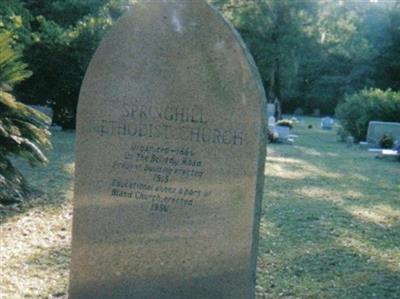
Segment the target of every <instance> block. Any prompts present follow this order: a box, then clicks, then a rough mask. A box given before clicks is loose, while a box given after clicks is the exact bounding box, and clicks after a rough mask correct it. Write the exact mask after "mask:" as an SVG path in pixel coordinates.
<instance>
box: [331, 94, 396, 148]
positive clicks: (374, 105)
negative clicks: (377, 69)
mask: <svg viewBox="0 0 400 299" xmlns="http://www.w3.org/2000/svg"><path fill="white" fill-rule="evenodd" d="M336 117H337V118H338V119H339V121H340V122H341V124H342V126H343V128H344V129H345V130H346V131H348V132H349V133H350V134H351V135H352V136H353V137H354V138H355V140H356V141H362V140H365V139H366V136H367V130H368V123H369V122H370V121H388V122H400V92H395V91H392V90H391V89H388V90H386V91H382V90H380V89H364V90H362V91H360V92H358V93H355V94H352V95H346V97H345V101H344V102H343V103H341V104H339V105H338V106H337V107H336Z"/></svg>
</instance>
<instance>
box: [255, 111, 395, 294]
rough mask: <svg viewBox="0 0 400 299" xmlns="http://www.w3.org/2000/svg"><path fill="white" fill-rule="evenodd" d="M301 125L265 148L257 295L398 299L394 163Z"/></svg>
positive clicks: (307, 121) (314, 121) (313, 121)
mask: <svg viewBox="0 0 400 299" xmlns="http://www.w3.org/2000/svg"><path fill="white" fill-rule="evenodd" d="M304 120H305V123H304V124H298V125H297V126H296V127H295V129H294V133H295V134H297V135H299V138H298V139H297V141H296V143H295V145H294V146H290V145H280V144H271V145H270V146H269V149H268V157H267V163H266V169H265V174H266V182H265V188H264V202H263V214H262V220H261V228H260V247H259V257H258V269H257V270H258V271H257V284H258V287H257V295H258V298H399V297H400V284H399V282H400V164H399V162H397V161H393V160H390V159H375V158H374V155H372V154H370V153H368V152H366V151H365V150H364V151H363V150H360V149H359V148H358V146H354V147H353V148H346V146H345V144H343V143H339V142H337V137H336V135H335V131H323V130H320V129H319V126H318V119H316V118H304ZM308 124H313V129H308V128H307V125H308Z"/></svg>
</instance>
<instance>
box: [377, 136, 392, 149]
mask: <svg viewBox="0 0 400 299" xmlns="http://www.w3.org/2000/svg"><path fill="white" fill-rule="evenodd" d="M378 144H379V146H380V147H381V148H384V149H391V148H393V146H394V138H393V136H391V135H390V134H383V136H382V138H381V139H379V141H378Z"/></svg>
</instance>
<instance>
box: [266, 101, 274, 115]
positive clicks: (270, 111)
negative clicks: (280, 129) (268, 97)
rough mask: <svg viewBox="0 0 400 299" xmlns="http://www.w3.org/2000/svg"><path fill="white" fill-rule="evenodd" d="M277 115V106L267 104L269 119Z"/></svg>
mask: <svg viewBox="0 0 400 299" xmlns="http://www.w3.org/2000/svg"><path fill="white" fill-rule="evenodd" d="M274 115H275V104H267V118H268V117H270V116H274Z"/></svg>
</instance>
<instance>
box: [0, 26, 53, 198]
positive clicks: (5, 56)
mask: <svg viewBox="0 0 400 299" xmlns="http://www.w3.org/2000/svg"><path fill="white" fill-rule="evenodd" d="M11 42H12V39H11V37H10V35H9V34H8V33H4V32H3V33H1V34H0V203H2V204H6V203H11V202H14V201H16V200H21V198H22V196H23V195H24V193H25V192H26V191H27V186H26V182H25V180H24V178H23V176H22V175H21V174H20V172H19V171H18V170H17V169H16V168H15V167H14V166H13V163H12V161H11V160H10V158H9V157H10V155H14V156H18V157H22V158H24V159H26V160H27V161H28V162H29V163H30V164H31V165H32V166H33V165H36V164H40V163H46V162H47V159H46V157H45V156H44V155H43V153H42V151H41V150H40V148H39V146H42V147H49V146H50V141H49V135H50V133H49V132H48V130H47V127H48V125H49V121H50V120H49V119H48V117H47V116H45V115H44V114H42V113H40V112H38V111H36V110H34V109H32V108H30V107H28V106H26V105H24V104H22V103H19V102H17V101H16V99H15V98H14V96H13V95H12V94H11V93H10V91H11V90H12V86H14V84H16V83H18V82H19V81H21V80H23V79H25V78H27V77H28V76H29V75H30V72H29V71H27V70H26V64H23V63H21V62H20V61H19V59H20V55H21V54H20V53H19V52H18V51H17V50H14V49H12V47H11V46H10V44H11Z"/></svg>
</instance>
